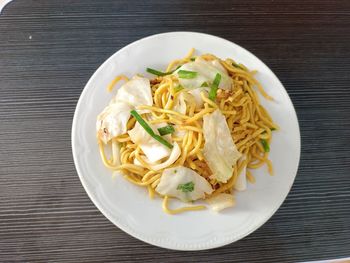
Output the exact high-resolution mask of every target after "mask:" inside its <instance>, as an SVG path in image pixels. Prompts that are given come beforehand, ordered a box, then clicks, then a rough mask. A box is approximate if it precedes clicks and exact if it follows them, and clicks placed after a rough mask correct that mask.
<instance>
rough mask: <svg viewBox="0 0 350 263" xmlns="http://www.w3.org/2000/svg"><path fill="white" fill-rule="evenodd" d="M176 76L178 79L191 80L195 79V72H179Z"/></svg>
mask: <svg viewBox="0 0 350 263" xmlns="http://www.w3.org/2000/svg"><path fill="white" fill-rule="evenodd" d="M177 74H178V75H179V78H180V79H193V78H195V77H197V72H195V71H189V70H179V71H178V72H177Z"/></svg>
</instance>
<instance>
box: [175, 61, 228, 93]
mask: <svg viewBox="0 0 350 263" xmlns="http://www.w3.org/2000/svg"><path fill="white" fill-rule="evenodd" d="M180 70H186V71H193V72H197V76H196V77H195V78H192V79H184V78H180V76H178V77H179V82H180V84H181V85H182V86H184V87H186V89H189V90H191V89H196V88H202V90H203V87H201V86H202V84H203V83H204V82H207V84H208V85H209V83H211V82H212V81H213V79H214V78H215V76H216V74H217V73H219V74H220V75H221V82H220V84H219V88H220V89H224V90H231V86H232V79H231V77H230V76H229V75H228V74H227V71H226V69H225V68H224V67H223V66H222V65H221V63H220V61H219V60H217V59H214V60H212V61H206V60H204V59H202V58H200V57H198V58H196V60H195V61H193V62H188V63H186V64H184V65H182V66H181V68H180V69H179V70H178V71H180ZM178 71H175V72H174V75H175V74H177V75H178Z"/></svg>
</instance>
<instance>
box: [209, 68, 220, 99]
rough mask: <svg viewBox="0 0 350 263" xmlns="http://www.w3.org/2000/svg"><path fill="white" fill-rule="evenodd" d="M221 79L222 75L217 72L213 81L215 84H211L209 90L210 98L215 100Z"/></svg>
mask: <svg viewBox="0 0 350 263" xmlns="http://www.w3.org/2000/svg"><path fill="white" fill-rule="evenodd" d="M220 81H221V75H220V74H219V73H216V75H215V79H214V81H213V84H211V87H210V91H209V99H211V100H212V101H214V100H215V99H216V93H217V91H218V88H219V84H220Z"/></svg>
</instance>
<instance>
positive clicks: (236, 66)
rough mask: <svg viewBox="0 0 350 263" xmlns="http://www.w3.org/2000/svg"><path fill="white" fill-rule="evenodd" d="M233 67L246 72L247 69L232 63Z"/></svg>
mask: <svg viewBox="0 0 350 263" xmlns="http://www.w3.org/2000/svg"><path fill="white" fill-rule="evenodd" d="M232 66H234V67H235V68H239V69H241V70H244V71H245V69H244V68H243V67H241V66H240V65H239V64H237V63H236V62H232Z"/></svg>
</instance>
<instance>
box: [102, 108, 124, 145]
mask: <svg viewBox="0 0 350 263" xmlns="http://www.w3.org/2000/svg"><path fill="white" fill-rule="evenodd" d="M130 111H131V107H130V105H129V104H127V103H125V102H116V103H113V104H110V105H108V106H107V107H106V108H105V109H104V110H103V111H102V112H101V113H100V114H99V115H98V116H97V122H96V131H97V137H98V138H99V139H101V140H102V141H103V142H104V143H107V142H108V141H109V140H110V139H112V138H114V137H116V136H118V135H121V134H124V133H126V131H127V127H126V126H127V123H128V120H129V118H130Z"/></svg>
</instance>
